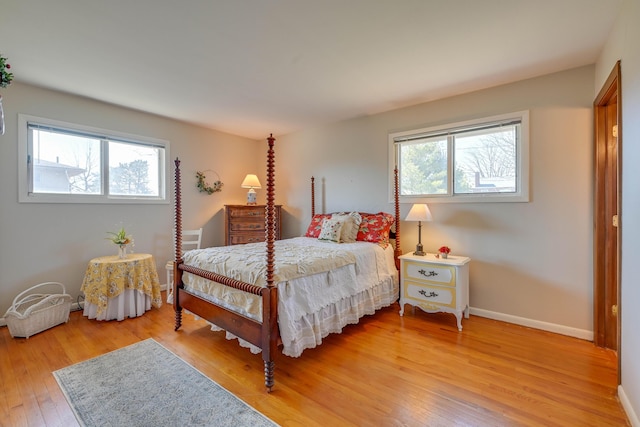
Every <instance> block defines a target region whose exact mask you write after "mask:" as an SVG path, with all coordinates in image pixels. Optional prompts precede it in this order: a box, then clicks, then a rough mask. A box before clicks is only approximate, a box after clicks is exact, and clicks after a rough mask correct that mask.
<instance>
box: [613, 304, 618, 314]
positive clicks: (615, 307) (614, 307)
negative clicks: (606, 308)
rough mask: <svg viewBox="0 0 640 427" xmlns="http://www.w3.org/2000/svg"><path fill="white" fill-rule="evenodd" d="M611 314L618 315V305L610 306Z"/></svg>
mask: <svg viewBox="0 0 640 427" xmlns="http://www.w3.org/2000/svg"><path fill="white" fill-rule="evenodd" d="M611 315H613V316H617V315H618V306H617V305H612V306H611Z"/></svg>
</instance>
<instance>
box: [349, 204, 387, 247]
mask: <svg viewBox="0 0 640 427" xmlns="http://www.w3.org/2000/svg"><path fill="white" fill-rule="evenodd" d="M360 216H361V217H362V222H361V223H360V228H359V229H358V236H357V238H356V239H357V240H359V241H362V242H372V243H378V244H380V246H382V247H384V248H386V247H387V245H388V244H389V232H390V231H391V226H392V225H393V223H394V221H395V218H394V217H393V215H391V214H388V213H385V212H379V213H377V214H370V213H364V212H360Z"/></svg>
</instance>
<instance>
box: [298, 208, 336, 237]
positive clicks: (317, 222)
mask: <svg viewBox="0 0 640 427" xmlns="http://www.w3.org/2000/svg"><path fill="white" fill-rule="evenodd" d="M329 218H331V214H315V215H314V216H313V218H311V224H309V228H307V232H306V233H305V235H304V237H315V238H316V239H317V238H318V237H319V236H320V231H322V221H324V220H325V219H329Z"/></svg>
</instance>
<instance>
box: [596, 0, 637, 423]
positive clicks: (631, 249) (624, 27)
mask: <svg viewBox="0 0 640 427" xmlns="http://www.w3.org/2000/svg"><path fill="white" fill-rule="evenodd" d="M639 22H640V0H626V1H625V2H624V5H623V8H622V11H621V12H620V15H619V17H618V20H617V22H616V24H615V27H614V30H613V31H612V33H611V35H610V36H609V40H608V41H607V44H606V46H605V48H604V50H603V52H602V54H601V56H600V58H599V60H598V62H597V64H596V79H595V92H596V93H597V92H598V91H599V90H600V88H601V87H602V85H603V84H604V82H605V81H606V79H607V77H608V76H609V73H610V72H611V70H612V69H613V66H614V65H615V63H616V61H617V60H621V62H620V65H621V80H622V95H621V99H622V126H621V128H622V144H621V147H620V151H621V153H622V184H621V186H622V200H621V204H622V212H621V213H620V221H621V223H620V225H621V234H622V238H621V257H620V262H621V276H620V290H621V293H620V300H621V308H620V315H621V316H622V319H621V322H622V328H621V329H622V330H621V345H620V351H619V353H618V354H619V357H620V361H621V374H622V376H621V379H622V384H621V387H620V389H619V392H618V394H619V396H620V400H621V401H622V403H623V405H624V407H625V410H626V411H627V415H629V418H630V419H631V422H632V425H634V426H640V356H639V355H640V333H638V325H640V310H639V309H638V308H639V307H640V286H638V277H640V263H638V260H637V254H638V253H640V222H638V217H640V192H638V182H639V181H640V169H639V168H638V164H640V119H639V118H640V50H639V49H638V40H640V27H639V26H638V23H639Z"/></svg>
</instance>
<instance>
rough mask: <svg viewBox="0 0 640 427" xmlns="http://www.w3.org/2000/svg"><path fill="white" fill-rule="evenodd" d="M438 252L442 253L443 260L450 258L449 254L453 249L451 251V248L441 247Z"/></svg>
mask: <svg viewBox="0 0 640 427" xmlns="http://www.w3.org/2000/svg"><path fill="white" fill-rule="evenodd" d="M438 252H440V256H441V257H442V258H445V259H446V258H448V257H449V252H451V249H449V246H441V247H440V249H438Z"/></svg>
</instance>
